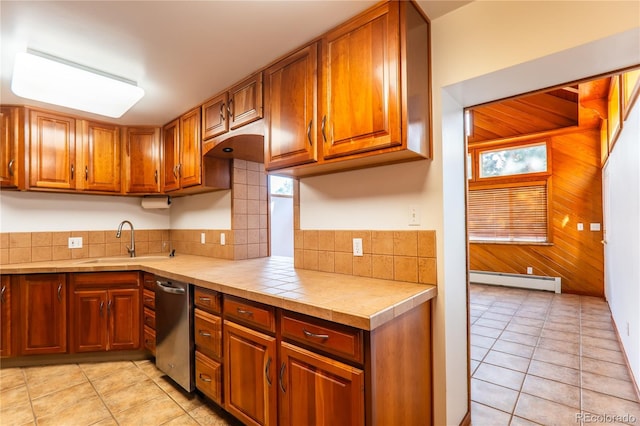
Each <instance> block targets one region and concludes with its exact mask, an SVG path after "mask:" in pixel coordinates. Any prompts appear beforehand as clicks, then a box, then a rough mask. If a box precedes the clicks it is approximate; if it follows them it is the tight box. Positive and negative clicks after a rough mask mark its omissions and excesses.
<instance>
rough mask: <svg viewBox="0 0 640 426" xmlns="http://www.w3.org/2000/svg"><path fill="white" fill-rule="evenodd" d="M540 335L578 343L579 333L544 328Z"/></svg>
mask: <svg viewBox="0 0 640 426" xmlns="http://www.w3.org/2000/svg"><path fill="white" fill-rule="evenodd" d="M540 336H541V337H542V338H545V339H555V340H560V341H562V342H569V343H575V344H579V343H580V334H578V333H571V332H568V331H559V330H553V329H550V328H545V329H544V330H542V334H541V335H540ZM578 353H579V352H578Z"/></svg>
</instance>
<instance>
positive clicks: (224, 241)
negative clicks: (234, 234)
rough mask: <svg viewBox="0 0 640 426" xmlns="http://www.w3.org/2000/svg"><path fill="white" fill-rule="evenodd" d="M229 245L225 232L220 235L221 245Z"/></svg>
mask: <svg viewBox="0 0 640 426" xmlns="http://www.w3.org/2000/svg"><path fill="white" fill-rule="evenodd" d="M226 243H227V240H226V237H225V235H224V232H221V233H220V245H221V246H223V245H225V244H226Z"/></svg>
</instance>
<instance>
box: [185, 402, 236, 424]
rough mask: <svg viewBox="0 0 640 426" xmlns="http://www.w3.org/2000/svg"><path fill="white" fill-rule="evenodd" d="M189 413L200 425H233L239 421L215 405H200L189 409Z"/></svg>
mask: <svg viewBox="0 0 640 426" xmlns="http://www.w3.org/2000/svg"><path fill="white" fill-rule="evenodd" d="M189 415H190V416H191V417H193V418H194V419H195V420H196V421H197V422H198V423H199V424H200V425H202V426H205V425H206V426H233V425H240V424H241V423H240V422H239V421H237V420H235V419H234V418H232V417H230V416H229V414H228V413H226V412H225V411H224V410H222V409H221V408H220V407H217V406H215V405H211V406H209V405H202V406H200V407H198V408H196V409H195V410H191V411H190V412H189Z"/></svg>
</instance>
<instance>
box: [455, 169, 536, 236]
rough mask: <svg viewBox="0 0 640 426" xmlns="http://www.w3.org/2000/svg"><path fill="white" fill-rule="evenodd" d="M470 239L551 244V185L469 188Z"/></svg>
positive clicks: (534, 184)
mask: <svg viewBox="0 0 640 426" xmlns="http://www.w3.org/2000/svg"><path fill="white" fill-rule="evenodd" d="M468 226H469V240H470V241H489V242H530V243H541V242H547V241H548V236H547V229H548V223H547V183H546V182H530V183H528V184H526V185H523V184H516V185H513V184H511V185H508V186H507V185H504V186H497V187H490V188H486V187H485V188H483V187H477V188H469V220H468Z"/></svg>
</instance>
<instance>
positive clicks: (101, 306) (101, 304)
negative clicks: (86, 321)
mask: <svg viewBox="0 0 640 426" xmlns="http://www.w3.org/2000/svg"><path fill="white" fill-rule="evenodd" d="M103 309H104V300H101V301H100V316H101V317H102V311H103Z"/></svg>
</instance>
